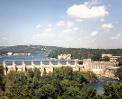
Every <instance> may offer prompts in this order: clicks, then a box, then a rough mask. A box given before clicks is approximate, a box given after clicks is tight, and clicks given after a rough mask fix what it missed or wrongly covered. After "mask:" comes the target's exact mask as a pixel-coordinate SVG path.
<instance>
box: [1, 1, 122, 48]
mask: <svg viewBox="0 0 122 99" xmlns="http://www.w3.org/2000/svg"><path fill="white" fill-rule="evenodd" d="M121 10H122V0H0V46H12V45H47V46H60V47H71V48H122V13H121Z"/></svg>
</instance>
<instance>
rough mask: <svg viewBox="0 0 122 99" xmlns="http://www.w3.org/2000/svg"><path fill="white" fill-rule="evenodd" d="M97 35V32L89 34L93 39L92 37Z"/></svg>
mask: <svg viewBox="0 0 122 99" xmlns="http://www.w3.org/2000/svg"><path fill="white" fill-rule="evenodd" d="M97 34H98V32H97V31H93V32H91V34H90V35H91V36H92V37H94V36H96V35H97Z"/></svg>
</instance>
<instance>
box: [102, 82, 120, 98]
mask: <svg viewBox="0 0 122 99" xmlns="http://www.w3.org/2000/svg"><path fill="white" fill-rule="evenodd" d="M104 90H105V93H104V95H105V96H108V97H109V99H122V83H119V82H114V83H107V84H105V85H104Z"/></svg>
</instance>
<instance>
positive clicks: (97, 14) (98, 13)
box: [66, 3, 108, 20]
mask: <svg viewBox="0 0 122 99" xmlns="http://www.w3.org/2000/svg"><path fill="white" fill-rule="evenodd" d="M66 13H67V14H68V15H70V16H72V17H75V18H78V19H81V20H83V19H93V18H103V17H105V16H106V15H108V11H107V10H106V8H105V6H103V5H102V6H100V5H95V6H91V7H89V6H88V5H87V4H85V3H84V4H79V5H72V6H71V7H69V8H68V9H67V11H66Z"/></svg>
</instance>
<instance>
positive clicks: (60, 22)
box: [57, 20, 74, 28]
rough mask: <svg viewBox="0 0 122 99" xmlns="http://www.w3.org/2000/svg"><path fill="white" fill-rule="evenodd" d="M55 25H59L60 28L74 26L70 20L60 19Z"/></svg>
mask: <svg viewBox="0 0 122 99" xmlns="http://www.w3.org/2000/svg"><path fill="white" fill-rule="evenodd" d="M57 26H58V27H61V28H72V27H73V26H74V23H73V22H70V21H64V20H60V21H59V22H58V23H57Z"/></svg>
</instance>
